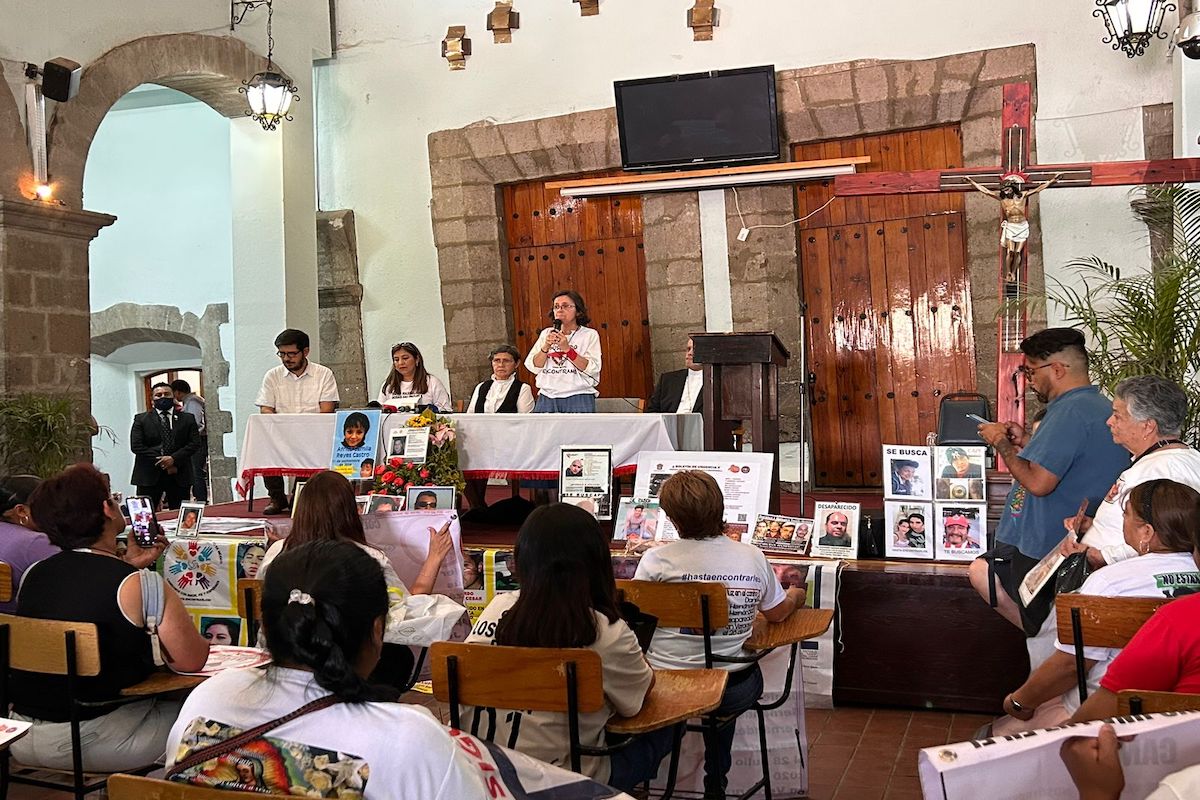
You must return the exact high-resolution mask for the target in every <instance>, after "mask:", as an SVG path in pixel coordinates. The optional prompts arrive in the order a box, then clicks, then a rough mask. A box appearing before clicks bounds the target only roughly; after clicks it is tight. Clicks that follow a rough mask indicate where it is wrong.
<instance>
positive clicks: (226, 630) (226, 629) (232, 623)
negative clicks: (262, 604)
mask: <svg viewBox="0 0 1200 800" xmlns="http://www.w3.org/2000/svg"><path fill="white" fill-rule="evenodd" d="M200 635H201V636H203V637H204V638H205V639H208V641H209V642H210V643H211V644H223V645H236V644H238V643H239V642H240V640H241V635H242V621H241V619H239V618H238V617H201V618H200Z"/></svg>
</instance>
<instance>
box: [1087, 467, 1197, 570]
mask: <svg viewBox="0 0 1200 800" xmlns="http://www.w3.org/2000/svg"><path fill="white" fill-rule="evenodd" d="M1157 478H1167V479H1169V480H1173V481H1176V482H1177V483H1182V484H1185V485H1187V486H1190V487H1192V488H1193V489H1195V490H1196V491H1198V492H1200V451H1197V450H1193V449H1192V448H1190V447H1189V448H1187V449H1186V450H1185V449H1183V448H1179V449H1171V450H1156V451H1154V452H1153V453H1150V454H1149V455H1147V456H1144V457H1143V458H1140V459H1138V461H1137V463H1136V464H1131V465H1130V466H1129V469H1127V470H1125V471H1124V472H1122V473H1121V474H1120V475H1118V476H1117V482H1116V483H1114V484H1113V485H1112V488H1111V489H1109V490H1108V495H1107V496H1106V497H1105V498H1104V501H1103V502H1102V503H1100V508H1098V509H1096V517H1095V519H1093V520H1092V527H1090V528H1088V532H1087V533H1085V534H1084V535H1083V540H1082V541H1083V544H1086V545H1087V546H1088V547H1094V548H1096V549H1097V550H1099V551H1100V552H1101V554H1102V555H1103V556H1104V560H1105V561H1107V562H1108V563H1109V564H1112V563H1114V562H1116V561H1123V560H1125V559H1127V558H1133V557H1134V556H1136V555H1137V552H1136V551H1135V550H1134V549H1133V548H1132V547H1130V546H1129V545H1128V544H1126V543H1125V535H1124V533H1122V523H1123V518H1122V515H1123V513H1124V512H1123V508H1124V505H1125V498H1126V497H1127V496H1128V494H1129V492H1130V491H1131V490H1132V489H1133V487H1135V486H1137V485H1138V484H1140V483H1145V482H1146V481H1152V480H1155V479H1157Z"/></svg>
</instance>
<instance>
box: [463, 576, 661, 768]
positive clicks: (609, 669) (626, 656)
mask: <svg viewBox="0 0 1200 800" xmlns="http://www.w3.org/2000/svg"><path fill="white" fill-rule="evenodd" d="M519 596H520V591H516V592H506V593H504V594H500V595H496V597H495V599H493V600H492V602H490V603H488V605H487V608H485V609H484V610H483V613H482V614H480V615H479V619H478V620H476V622H475V627H474V628H472V629H471V635H470V636H468V637H467V642H469V643H483V644H495V642H496V625H497V624H498V623H499V622H500V620H501V618H502V617H503V616H504V615H505V614H506V613H508V610H509V609H511V608H512V607H513V604H514V603H516V602H517V598H518V597H519ZM588 649H589V650H595V651H596V652H597V653H599V654H600V666H601V677H602V679H603V681H604V707H603V708H601V709H600V710H599V711H593V712H590V713H582V712H581V713H580V714H579V742H580V744H582V745H584V746H585V747H600V746H602V745H603V744H604V726H605V725H606V724H607V723H608V720H609V718H610V717H611V716H612V715H613V714H614V713H615V714H620V715H621V716H623V717H629V716H633V715H634V714H636V713H638V712H639V711H641V709H642V701H643V700H644V699H645V697H646V692H647V691H649V689H650V682H651V679H652V677H653V674H654V673H653V671H652V670H651V669H650V665H649V664H647V663H646V659H645V657H644V656H643V655H642V649H641V647H639V646H638V642H637V637H636V636H634V635H633V631H632V630H630V629H629V626H628V625H626V624H625V621H624V620H620V619H619V620H617V621H616V622H609V621H608V618H607V617H605V616H603V615H602V614H599V613H597V614H596V641H595V642H593V643H592V644H591V645H589V647H588ZM473 717H474V710H469V711H466V712H464V714H463V717H462V719H461V723H460V724H461V725H462V726H463V727H464V728H466V729H468V730H470V727H471V720H472V718H473ZM513 717H514V715H513V714H512V713H510V712H506V711H503V710H499V709H497V711H496V735H495V737H494V741H497V742H507V741H508V733H509V728H510V725H511V722H512V720H513ZM487 724H488V717H487V714H486V712H480V719H479V726H480V727H479V730H480V731H481V732H486V731H487ZM631 746H633V747H636V746H637V745H636V744H635V745H631ZM516 749H517V750H519V751H520V752H522V753H525V754H527V755H531V756H533V757H534V758H537V759H540V760H542V761H545V762H547V763H550V764H554V765H556V766H563V767H566V768H567V769H570V766H571V752H570V736H569V734H568V732H567V715H566V714H562V713H555V712H546V711H523V712H521V722H520V728H519V735H518V737H517V748H516ZM581 766H582V768H583V774H584V775H587V776H589V777H592V778H595V779H596V780H598V781H600V782H601V783H603V782H605V781H607V780H608V778H609V760H608V759H607V758H595V757H589V756H584V757H583V759H582V762H581Z"/></svg>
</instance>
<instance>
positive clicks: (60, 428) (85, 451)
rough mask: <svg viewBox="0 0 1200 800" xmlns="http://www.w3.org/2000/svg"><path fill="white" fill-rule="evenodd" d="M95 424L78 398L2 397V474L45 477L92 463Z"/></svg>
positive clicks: (45, 395) (0, 411) (0, 401)
mask: <svg viewBox="0 0 1200 800" xmlns="http://www.w3.org/2000/svg"><path fill="white" fill-rule="evenodd" d="M96 433H97V430H96V428H95V422H94V421H93V420H92V418H91V416H90V415H89V414H88V413H87V410H86V409H84V408H82V407H81V404H80V403H79V400H78V398H77V397H74V396H71V395H65V394H32V393H30V394H16V395H6V396H3V397H0V474H7V475H14V474H22V473H28V474H32V475H38V476H41V477H43V478H45V477H49V476H50V475H53V474H54V473H56V472H60V471H62V470H63V469H66V468H67V467H68V466H70V465H71V464H74V463H75V462H77V461H86V460H89V457H90V450H91V440H92V436H93V435H95V434H96Z"/></svg>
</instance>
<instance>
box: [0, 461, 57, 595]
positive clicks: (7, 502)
mask: <svg viewBox="0 0 1200 800" xmlns="http://www.w3.org/2000/svg"><path fill="white" fill-rule="evenodd" d="M41 482H42V479H41V478H39V477H37V476H36V475H13V476H11V477H7V478H0V561H3V562H4V563H5V564H8V566H9V569H11V570H12V585H13V586H18V587H19V586H20V585H21V576H22V575H24V574H25V570H27V569H29V568H30V567H32V566H33V565H34V564H36V563H37V562H39V561H41V560H42V559H44V558H49V557H50V556H52V555H54V554H55V553H57V552H58V548H57V547H55V546H54V545H53V544H51V543H50V540H49V539H48V538H47V537H46V534H44V533H41V532H40V531H38V530H37V526H36V524H35V523H34V521H33V516H32V515H31V514H30V513H29V496H30V495H31V494H33V490H34V489H36V488H37V487H38V485H39V484H40V483H41ZM16 610H17V598H16V596H15V592H14V596H13V599H12V600H9V601H8V602H7V603H0V614H12V613H14V612H15V611H16Z"/></svg>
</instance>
